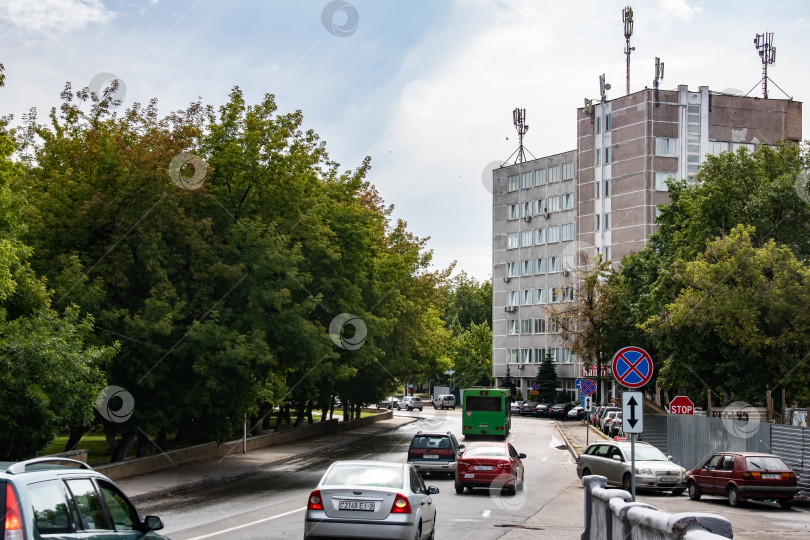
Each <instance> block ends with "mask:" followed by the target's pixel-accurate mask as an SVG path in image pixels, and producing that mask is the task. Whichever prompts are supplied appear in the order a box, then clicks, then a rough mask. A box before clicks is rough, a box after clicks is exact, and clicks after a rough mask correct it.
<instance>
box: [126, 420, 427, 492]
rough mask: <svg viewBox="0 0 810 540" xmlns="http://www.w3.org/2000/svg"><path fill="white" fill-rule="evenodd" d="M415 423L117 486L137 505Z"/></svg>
mask: <svg viewBox="0 0 810 540" xmlns="http://www.w3.org/2000/svg"><path fill="white" fill-rule="evenodd" d="M416 420H417V418H402V417H397V418H389V419H387V420H380V421H378V422H375V423H373V424H367V425H365V426H360V427H356V428H350V429H346V430H343V431H338V432H336V433H329V434H326V435H321V436H315V437H310V438H307V439H302V440H299V441H296V442H293V443H289V444H282V445H278V446H270V447H267V448H261V449H259V450H254V451H252V452H250V453H248V454H242V453H238V454H237V453H234V454H231V455H229V456H226V457H224V458H222V459H220V460H211V461H202V462H197V463H188V464H185V465H180V466H179V467H176V468H173V469H164V470H162V471H158V472H154V473H149V474H144V475H140V476H134V477H131V478H124V479H121V480H118V481H116V484H118V485H119V486H120V487H121V489H123V490H124V493H126V494H127V496H128V497H129V498H130V499H131V500H132V501H135V502H138V501H142V500H145V499H151V498H154V497H161V496H164V495H167V494H169V493H179V492H182V491H190V490H194V489H199V488H201V487H205V486H211V485H214V484H219V483H222V482H226V481H228V480H234V479H236V478H239V477H241V476H246V475H249V474H251V473H253V472H256V471H258V470H262V469H267V468H270V467H276V466H279V465H282V464H284V463H287V462H288V461H293V460H296V459H301V458H305V457H308V456H311V455H315V454H319V453H323V452H329V451H331V450H334V449H336V448H340V447H341V446H345V445H348V444H351V443H353V442H356V441H359V440H362V439H365V438H366V437H371V436H373V435H377V434H380V433H385V432H387V431H393V430H395V429H399V428H400V427H402V426H404V425H406V424H410V423H411V422H415V421H416Z"/></svg>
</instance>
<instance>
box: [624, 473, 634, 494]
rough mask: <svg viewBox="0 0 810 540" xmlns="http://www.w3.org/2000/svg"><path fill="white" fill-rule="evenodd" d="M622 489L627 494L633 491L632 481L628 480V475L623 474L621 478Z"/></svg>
mask: <svg viewBox="0 0 810 540" xmlns="http://www.w3.org/2000/svg"><path fill="white" fill-rule="evenodd" d="M622 489H623V490H625V491H627V492H628V493H629V492H630V491H632V490H633V480H632V479H631V478H630V475H629V474H625V475H624V477H623V478H622Z"/></svg>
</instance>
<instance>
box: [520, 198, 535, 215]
mask: <svg viewBox="0 0 810 540" xmlns="http://www.w3.org/2000/svg"><path fill="white" fill-rule="evenodd" d="M522 206H523V217H530V216H531V215H532V206H533V205H532V201H528V202H525V203H523V205H522Z"/></svg>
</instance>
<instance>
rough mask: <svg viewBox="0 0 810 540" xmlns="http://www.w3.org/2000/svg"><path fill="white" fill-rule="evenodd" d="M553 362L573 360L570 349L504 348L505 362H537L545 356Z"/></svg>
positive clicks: (565, 362)
mask: <svg viewBox="0 0 810 540" xmlns="http://www.w3.org/2000/svg"><path fill="white" fill-rule="evenodd" d="M547 355H550V356H551V361H552V362H553V363H555V364H570V363H571V362H573V357H572V356H571V349H569V348H567V347H549V348H546V349H506V362H507V363H509V364H517V363H521V364H539V363H540V362H542V361H543V359H544V358H545V357H546V356H547Z"/></svg>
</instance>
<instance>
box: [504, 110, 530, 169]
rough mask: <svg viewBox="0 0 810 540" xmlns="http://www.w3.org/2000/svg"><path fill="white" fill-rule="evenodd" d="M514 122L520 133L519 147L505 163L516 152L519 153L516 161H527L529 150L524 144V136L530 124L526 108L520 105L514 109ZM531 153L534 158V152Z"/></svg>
mask: <svg viewBox="0 0 810 540" xmlns="http://www.w3.org/2000/svg"><path fill="white" fill-rule="evenodd" d="M512 123H514V124H515V129H516V130H517V134H518V149H517V150H515V151H514V152H512V155H511V156H509V157H508V158H506V161H505V162H504V163H507V162H508V161H509V160H510V159H512V156H514V155H515V153H517V157H516V158H515V163H523V162H525V161H526V152H529V151H528V150H527V149H526V148H525V147H524V146H523V136H524V135H526V132H527V131H529V125H528V124H527V123H526V109H521V108H520V107H517V108H515V110H513V111H512ZM529 155H531V156H532V158H534V154H532V153H531V152H529ZM535 159H536V158H535Z"/></svg>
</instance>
